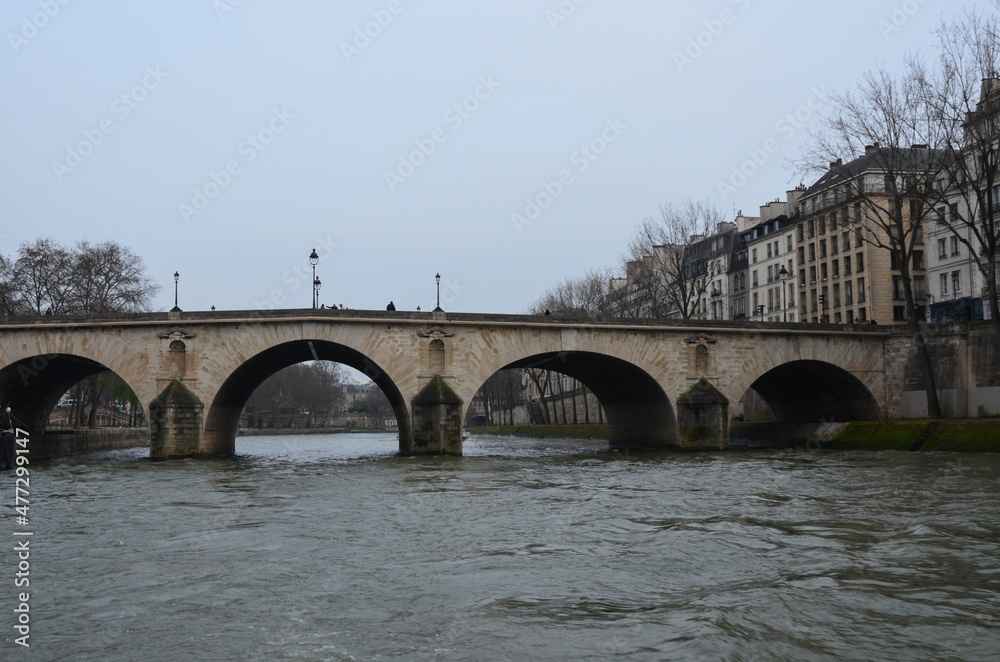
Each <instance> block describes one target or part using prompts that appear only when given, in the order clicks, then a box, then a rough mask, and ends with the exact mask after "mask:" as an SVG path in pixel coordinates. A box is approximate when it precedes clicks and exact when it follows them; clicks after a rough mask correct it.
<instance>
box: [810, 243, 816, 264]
mask: <svg viewBox="0 0 1000 662" xmlns="http://www.w3.org/2000/svg"><path fill="white" fill-rule="evenodd" d="M809 261H810V262H815V261H816V244H809Z"/></svg>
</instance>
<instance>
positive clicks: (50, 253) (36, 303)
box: [9, 238, 74, 315]
mask: <svg viewBox="0 0 1000 662" xmlns="http://www.w3.org/2000/svg"><path fill="white" fill-rule="evenodd" d="M73 262H74V259H73V255H72V253H71V252H70V251H68V250H67V249H66V248H64V247H63V246H60V245H59V244H57V243H56V242H55V241H54V240H52V239H47V238H46V239H36V240H35V241H34V242H33V243H30V244H29V243H23V244H21V245H20V246H19V247H18V251H17V258H16V259H15V260H14V266H13V269H12V273H11V280H10V281H9V284H10V286H12V287H13V288H15V289H16V290H17V291H18V293H19V296H18V297H17V298H16V300H17V301H19V303H20V308H19V309H18V310H17V314H27V315H32V314H34V315H42V314H44V313H49V314H53V315H59V314H62V313H67V312H70V311H71V310H72V308H73V304H72V295H71V291H72V277H73Z"/></svg>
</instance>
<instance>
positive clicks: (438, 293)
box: [434, 274, 444, 313]
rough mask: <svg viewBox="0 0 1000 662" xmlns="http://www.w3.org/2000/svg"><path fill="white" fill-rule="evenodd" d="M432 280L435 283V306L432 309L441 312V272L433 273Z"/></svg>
mask: <svg viewBox="0 0 1000 662" xmlns="http://www.w3.org/2000/svg"><path fill="white" fill-rule="evenodd" d="M434 281H435V282H436V283H437V308H435V309H434V312H435V313H443V312H444V310H442V309H441V274H434Z"/></svg>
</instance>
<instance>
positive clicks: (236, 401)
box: [203, 339, 410, 455]
mask: <svg viewBox="0 0 1000 662" xmlns="http://www.w3.org/2000/svg"><path fill="white" fill-rule="evenodd" d="M305 361H333V362H335V363H343V364H344V365H347V366H350V367H352V368H354V369H355V370H358V371H360V372H362V373H364V374H365V375H367V376H368V377H369V378H370V379H371V380H372V381H373V382H375V385H376V386H378V387H379V388H380V389H382V392H383V393H384V394H385V396H386V397H387V398H388V399H389V403H390V404H391V405H392V409H393V411H394V412H395V416H396V421H397V424H398V427H399V436H400V443H401V445H402V444H403V443H404V442H405V441H406V440H408V439H409V430H410V414H409V409H408V407H407V405H406V400H405V399H404V397H403V395H402V393H401V392H400V390H399V388H398V387H397V385H396V384H395V382H394V381H393V380H392V379H391V378H390V377H389V375H388V374H387V373H386V371H385V370H383V369H382V368H381V367H379V366H378V365H376V364H375V362H374V361H372V360H371V359H370V358H369V357H367V356H366V355H364V354H362V353H361V352H359V351H358V350H356V349H354V348H351V347H348V346H346V345H342V344H339V343H335V342H332V341H329V340H318V339H313V340H305V339H304V340H292V341H288V342H284V343H281V344H278V345H274V346H272V347H270V348H268V349H265V350H263V351H261V352H259V353H257V354H255V355H254V356H252V357H250V358H249V359H247V360H246V361H244V362H243V363H242V364H240V365H239V366H238V367H237V368H236V369H235V370H234V371H233V372H232V373H231V374H230V375H229V376H228V377H227V378H226V379H225V380H224V381H223V382H222V384H221V386H220V387H219V389H218V390H217V391H216V393H215V395H214V398H212V401H211V404H210V405H209V406H208V411H207V413H206V415H205V435H206V438H205V442H204V445H203V451H204V452H203V454H206V455H231V454H232V453H233V452H235V448H236V429H237V426H238V423H239V417H240V413H241V412H242V411H243V407H244V405H246V402H247V400H248V399H249V398H250V396H251V395H252V394H253V392H254V391H255V390H256V389H257V387H258V386H260V385H261V384H262V383H263V382H264V380H266V379H267V378H268V377H270V376H271V375H273V374H274V373H276V372H278V371H279V370H281V369H283V368H287V367H288V366H291V365H295V364H296V363H303V362H305Z"/></svg>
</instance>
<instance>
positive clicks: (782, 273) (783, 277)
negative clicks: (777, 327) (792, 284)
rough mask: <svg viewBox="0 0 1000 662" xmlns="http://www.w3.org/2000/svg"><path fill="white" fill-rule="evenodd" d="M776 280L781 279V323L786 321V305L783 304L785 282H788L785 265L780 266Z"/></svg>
mask: <svg viewBox="0 0 1000 662" xmlns="http://www.w3.org/2000/svg"><path fill="white" fill-rule="evenodd" d="M778 278H780V279H781V321H782V322H787V321H788V304H787V303H786V302H785V281H787V280H788V269H786V268H785V265H781V269H779V270H778Z"/></svg>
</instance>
